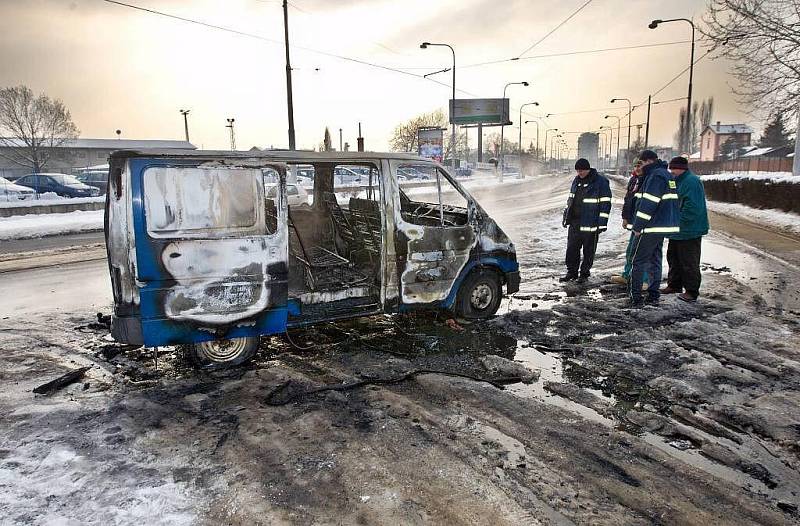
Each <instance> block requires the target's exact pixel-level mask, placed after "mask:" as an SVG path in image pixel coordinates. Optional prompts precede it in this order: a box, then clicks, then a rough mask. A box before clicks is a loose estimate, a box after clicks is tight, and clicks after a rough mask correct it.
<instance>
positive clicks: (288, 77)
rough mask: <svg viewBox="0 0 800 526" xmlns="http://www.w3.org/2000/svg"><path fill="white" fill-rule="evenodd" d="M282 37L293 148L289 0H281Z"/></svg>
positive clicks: (292, 144)
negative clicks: (284, 49)
mask: <svg viewBox="0 0 800 526" xmlns="http://www.w3.org/2000/svg"><path fill="white" fill-rule="evenodd" d="M283 38H284V45H285V47H286V108H287V111H288V112H289V149H290V150H294V149H295V139H294V103H293V102H292V64H291V62H290V60H289V2H288V1H287V0H283ZM186 140H187V141H188V140H189V139H186Z"/></svg>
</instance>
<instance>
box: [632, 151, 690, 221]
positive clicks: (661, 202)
mask: <svg viewBox="0 0 800 526" xmlns="http://www.w3.org/2000/svg"><path fill="white" fill-rule="evenodd" d="M642 172H643V173H642V177H643V179H642V185H641V187H640V188H641V189H640V191H639V193H638V194H636V198H637V199H638V202H637V203H636V214H634V217H633V227H632V229H633V230H634V231H636V232H641V233H643V234H664V235H668V234H677V233H678V232H680V212H679V207H678V191H677V188H678V185H677V183H676V182H675V180H674V179H673V178H672V175H671V174H670V173H669V171H668V170H667V163H665V162H664V161H660V160H659V161H656V162H654V163H652V164H648V165H647V166H645V167H644V169H643V170H642Z"/></svg>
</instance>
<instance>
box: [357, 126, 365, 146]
mask: <svg viewBox="0 0 800 526" xmlns="http://www.w3.org/2000/svg"><path fill="white" fill-rule="evenodd" d="M356 145H357V148H356V149H357V150H358V151H359V152H363V151H364V137H362V136H361V123H360V122H359V123H358V138H357V139H356Z"/></svg>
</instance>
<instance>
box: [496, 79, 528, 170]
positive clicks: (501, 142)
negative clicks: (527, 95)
mask: <svg viewBox="0 0 800 526" xmlns="http://www.w3.org/2000/svg"><path fill="white" fill-rule="evenodd" d="M528 85H529V84H528V82H527V81H525V80H523V81H522V82H509V83H508V84H506V85H505V86H504V87H503V101H505V100H506V90H507V89H508V87H509V86H528ZM521 116H522V113H520V118H522V117H521ZM505 129H506V123H505V122H503V123H501V124H500V159H499V160H500V163H499V164H500V177H502V176H503V164H504V156H505V144H504V143H505V141H504V140H503V138H504V137H505V134H504V131H505Z"/></svg>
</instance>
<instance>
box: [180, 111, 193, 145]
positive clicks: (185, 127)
mask: <svg viewBox="0 0 800 526" xmlns="http://www.w3.org/2000/svg"><path fill="white" fill-rule="evenodd" d="M180 111H181V115H183V130H184V132H185V133H186V142H189V118H188V115H189V112H190V111H191V110H180Z"/></svg>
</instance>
